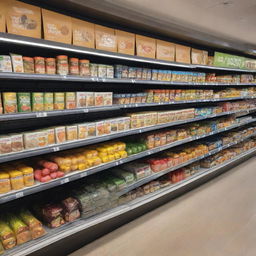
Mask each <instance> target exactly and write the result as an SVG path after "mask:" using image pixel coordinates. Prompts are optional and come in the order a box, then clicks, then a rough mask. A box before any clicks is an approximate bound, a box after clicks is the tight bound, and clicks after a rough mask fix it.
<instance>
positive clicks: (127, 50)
mask: <svg viewBox="0 0 256 256" xmlns="http://www.w3.org/2000/svg"><path fill="white" fill-rule="evenodd" d="M115 34H116V37H117V52H119V53H124V54H130V55H134V54H135V34H133V33H129V32H125V31H122V30H117V29H116V30H115Z"/></svg>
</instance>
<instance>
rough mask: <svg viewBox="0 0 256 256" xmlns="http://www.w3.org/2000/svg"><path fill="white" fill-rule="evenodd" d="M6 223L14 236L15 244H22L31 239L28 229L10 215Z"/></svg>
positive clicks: (19, 220)
mask: <svg viewBox="0 0 256 256" xmlns="http://www.w3.org/2000/svg"><path fill="white" fill-rule="evenodd" d="M8 222H9V224H10V227H11V229H12V230H13V232H14V234H15V236H16V239H17V244H23V243H26V242H28V241H30V240H31V239H32V237H31V233H30V230H29V227H28V226H27V225H26V224H25V223H24V222H23V221H22V220H21V219H19V218H18V217H16V216H14V215H11V216H9V218H8Z"/></svg>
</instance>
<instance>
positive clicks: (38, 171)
mask: <svg viewBox="0 0 256 256" xmlns="http://www.w3.org/2000/svg"><path fill="white" fill-rule="evenodd" d="M34 176H35V179H36V180H38V181H40V180H41V178H42V171H41V170H35V171H34Z"/></svg>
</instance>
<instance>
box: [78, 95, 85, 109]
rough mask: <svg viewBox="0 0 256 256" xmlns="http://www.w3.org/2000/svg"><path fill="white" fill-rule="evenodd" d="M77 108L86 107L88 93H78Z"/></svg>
mask: <svg viewBox="0 0 256 256" xmlns="http://www.w3.org/2000/svg"><path fill="white" fill-rule="evenodd" d="M76 106H77V108H85V107H86V92H76Z"/></svg>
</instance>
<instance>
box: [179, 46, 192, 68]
mask: <svg viewBox="0 0 256 256" xmlns="http://www.w3.org/2000/svg"><path fill="white" fill-rule="evenodd" d="M190 51H191V48H190V47H187V46H184V45H180V44H176V45H175V53H176V61H177V62H182V63H187V64H190V63H191V59H190Z"/></svg>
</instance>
